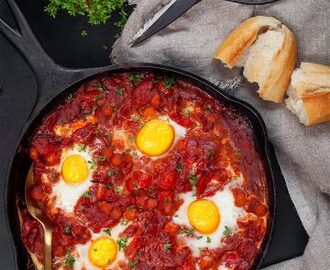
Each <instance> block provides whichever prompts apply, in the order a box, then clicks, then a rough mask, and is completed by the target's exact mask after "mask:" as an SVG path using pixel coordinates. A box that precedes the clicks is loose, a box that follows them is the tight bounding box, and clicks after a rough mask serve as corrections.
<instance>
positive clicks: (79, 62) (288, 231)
mask: <svg viewBox="0 0 330 270" xmlns="http://www.w3.org/2000/svg"><path fill="white" fill-rule="evenodd" d="M17 3H18V5H19V6H20V8H21V10H22V12H23V13H24V15H25V16H26V18H27V20H28V22H29V24H30V26H31V28H32V30H33V32H34V34H35V35H36V37H37V39H38V40H39V42H40V43H41V45H42V47H43V48H44V49H45V51H46V52H47V54H48V55H49V56H50V57H51V58H52V59H53V60H54V61H55V62H56V63H57V64H60V65H62V66H65V67H71V68H78V67H95V66H104V65H109V64H111V63H110V60H109V54H110V52H111V51H110V50H111V46H112V44H113V42H114V41H115V38H114V36H115V35H116V33H117V32H118V29H117V28H116V27H114V26H113V21H114V20H116V19H117V18H118V17H117V16H114V17H113V18H112V19H111V20H109V21H108V23H107V24H104V25H100V26H91V25H89V24H88V23H87V20H86V19H85V18H82V17H70V16H68V15H67V14H66V13H64V12H60V13H59V14H58V16H57V18H56V19H53V18H51V17H49V16H48V15H47V14H45V13H44V11H43V8H44V1H43V0H20V1H17ZM131 10H132V7H131V8H128V11H129V12H131ZM0 17H1V18H3V19H4V20H6V21H7V22H9V23H10V24H11V25H15V23H14V20H13V19H12V16H11V14H10V12H9V10H8V7H7V5H6V3H5V0H0ZM82 30H85V31H87V36H86V37H82V36H81V31H82ZM105 46H106V47H107V49H106V48H105ZM37 94H38V91H37V83H36V80H35V77H34V74H33V72H32V71H31V70H30V68H29V66H28V65H27V64H26V63H25V61H24V60H23V58H22V57H21V56H20V55H19V54H18V53H17V51H16V49H15V48H14V47H13V46H12V45H11V44H10V43H9V42H8V41H7V40H6V38H5V37H4V36H3V35H2V34H1V33H0V199H1V205H3V203H4V201H3V195H4V190H5V183H6V179H7V172H8V167H9V164H8V163H9V158H10V156H11V155H12V153H13V152H14V151H15V146H16V143H17V137H18V135H19V133H20V130H21V129H22V127H23V125H24V123H25V121H26V119H27V118H28V117H29V115H30V113H31V110H32V108H33V104H34V101H35V99H36V98H37ZM273 159H274V160H275V159H276V158H275V155H273ZM275 171H276V174H275V179H276V186H277V191H278V196H277V202H278V209H277V213H276V226H275V232H274V237H273V241H272V244H271V247H270V250H269V253H268V255H267V257H266V260H265V263H264V265H265V266H266V265H270V264H273V263H277V262H280V261H283V260H286V259H289V258H293V257H296V256H298V255H301V254H302V253H303V251H304V249H305V246H306V244H307V241H308V236H307V234H306V232H305V230H304V228H303V227H302V225H301V222H300V220H299V218H298V216H297V213H296V210H295V208H294V206H293V204H292V202H291V199H290V197H289V195H288V192H287V188H286V185H285V180H284V179H283V176H282V174H281V171H280V168H279V167H276V170H275ZM1 214H2V215H3V211H1ZM6 226H7V223H6V219H5V217H4V216H1V217H0V227H1V228H5V227H6ZM0 248H1V250H4V251H5V252H4V254H3V255H5V256H0V269H6V270H11V269H13V267H12V265H13V261H14V260H15V257H14V248H13V246H12V243H11V240H10V238H9V234H1V235H0Z"/></svg>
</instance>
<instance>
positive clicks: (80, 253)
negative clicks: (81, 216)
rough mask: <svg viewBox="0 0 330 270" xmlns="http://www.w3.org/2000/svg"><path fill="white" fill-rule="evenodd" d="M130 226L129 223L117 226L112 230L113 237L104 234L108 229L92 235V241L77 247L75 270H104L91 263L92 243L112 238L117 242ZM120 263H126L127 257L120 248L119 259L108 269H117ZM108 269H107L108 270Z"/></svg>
mask: <svg viewBox="0 0 330 270" xmlns="http://www.w3.org/2000/svg"><path fill="white" fill-rule="evenodd" d="M128 225H129V223H127V224H125V225H123V224H118V225H116V226H115V227H113V228H111V229H110V231H111V236H110V235H109V234H107V233H105V232H104V230H105V229H107V228H103V229H101V230H100V232H99V233H93V234H92V238H91V240H89V241H88V242H87V243H86V244H83V245H77V246H76V249H75V254H74V257H75V263H74V266H73V269H74V270H81V269H86V270H100V269H102V268H100V267H97V266H95V265H94V264H92V263H91V262H90V261H89V258H88V250H89V248H90V246H91V244H92V241H93V240H95V239H97V238H99V237H104V236H106V237H110V238H112V239H113V240H114V241H115V242H117V240H118V239H119V238H120V237H119V234H120V233H121V232H123V231H124V230H125V228H126V227H127V226H128ZM129 240H130V239H128V241H127V245H128V244H129V242H130V241H129ZM119 261H126V257H125V254H124V251H123V250H119V248H118V253H117V257H116V259H115V261H114V262H112V263H111V264H110V265H109V266H108V268H109V269H110V268H111V269H115V268H116V266H118V263H119ZM108 268H106V269H108Z"/></svg>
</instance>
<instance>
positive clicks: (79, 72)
mask: <svg viewBox="0 0 330 270" xmlns="http://www.w3.org/2000/svg"><path fill="white" fill-rule="evenodd" d="M7 3H8V5H9V7H10V9H11V11H12V13H13V14H14V17H15V21H16V22H17V25H18V28H19V30H15V29H13V28H12V27H11V26H10V25H8V24H7V23H6V22H5V21H4V20H3V19H1V18H0V31H1V32H2V33H3V34H4V35H5V36H6V37H7V38H8V39H9V41H10V42H11V43H12V44H13V45H14V46H15V47H16V48H17V49H18V51H19V52H20V53H21V55H22V56H23V57H24V59H25V60H26V61H27V63H28V64H29V66H30V67H31V68H32V70H33V72H34V74H35V76H36V79H37V83H38V91H39V93H38V100H37V104H36V105H35V106H37V107H39V106H41V107H42V105H44V104H45V103H46V101H48V100H49V99H50V98H52V97H53V96H55V95H56V94H58V93H59V92H60V91H62V90H63V89H65V88H67V87H68V86H69V85H71V84H72V83H74V82H76V81H78V80H80V79H82V78H85V77H88V76H89V75H93V74H96V73H98V72H101V71H103V70H106V69H107V68H108V67H99V68H91V69H69V68H65V67H62V66H60V65H58V64H56V63H55V62H54V61H53V60H52V59H51V58H50V57H49V56H48V55H47V54H46V52H45V51H44V50H43V48H42V47H41V45H40V43H39V42H38V40H37V39H36V37H35V36H34V34H33V32H32V30H31V28H30V27H29V25H28V22H27V21H26V19H25V17H24V15H23V14H22V12H21V10H20V9H19V7H18V6H17V4H16V3H15V2H14V0H7Z"/></svg>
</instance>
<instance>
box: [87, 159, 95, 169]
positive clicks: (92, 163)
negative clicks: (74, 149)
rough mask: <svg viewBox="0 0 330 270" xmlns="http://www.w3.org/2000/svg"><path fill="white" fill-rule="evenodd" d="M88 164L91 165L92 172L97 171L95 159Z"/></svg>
mask: <svg viewBox="0 0 330 270" xmlns="http://www.w3.org/2000/svg"><path fill="white" fill-rule="evenodd" d="M87 163H88V164H89V165H90V169H91V170H94V169H96V167H97V165H96V163H95V160H94V159H92V160H88V161H87Z"/></svg>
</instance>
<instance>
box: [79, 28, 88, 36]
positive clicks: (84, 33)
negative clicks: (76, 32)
mask: <svg viewBox="0 0 330 270" xmlns="http://www.w3.org/2000/svg"><path fill="white" fill-rule="evenodd" d="M80 35H81V36H82V37H87V35H88V33H87V31H86V30H81V32H80Z"/></svg>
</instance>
